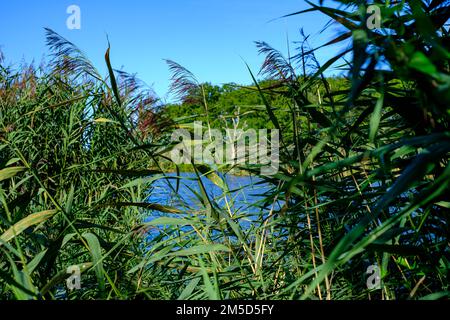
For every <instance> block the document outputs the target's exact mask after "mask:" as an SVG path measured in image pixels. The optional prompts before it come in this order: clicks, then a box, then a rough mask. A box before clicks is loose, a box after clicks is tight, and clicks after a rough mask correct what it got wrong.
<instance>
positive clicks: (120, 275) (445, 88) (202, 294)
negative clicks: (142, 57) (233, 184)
mask: <svg viewBox="0 0 450 320" xmlns="http://www.w3.org/2000/svg"><path fill="white" fill-rule="evenodd" d="M308 3H309V4H310V6H311V8H310V9H308V10H307V12H311V11H313V12H316V13H317V14H324V15H327V16H328V17H329V18H330V19H331V20H332V21H334V22H335V23H337V24H340V25H341V27H342V28H343V32H342V33H341V34H339V35H337V36H336V38H335V39H333V40H331V41H329V42H328V43H326V44H324V46H323V47H330V46H332V45H334V44H337V43H340V44H345V45H342V46H341V47H345V48H347V49H346V50H344V51H342V52H339V53H337V54H336V56H335V57H332V58H331V59H330V60H329V61H327V62H326V63H324V64H323V65H321V64H320V63H319V62H318V60H317V59H316V57H315V50H313V49H312V48H310V46H309V43H308V37H307V36H306V35H303V34H302V36H303V39H302V41H301V42H300V46H299V48H298V52H296V54H295V55H294V56H292V57H284V56H283V55H282V54H281V53H280V52H279V51H277V50H276V49H274V48H272V47H270V46H269V45H268V44H267V43H263V42H261V43H257V47H258V49H259V52H260V54H263V55H264V56H265V58H266V59H265V61H264V64H263V66H262V68H261V71H260V76H263V77H265V80H264V81H260V82H258V80H257V76H256V75H254V74H253V73H252V72H250V74H249V79H251V80H253V82H254V83H252V84H251V85H248V86H239V85H235V84H226V85H222V86H220V87H219V86H214V85H211V84H208V83H200V82H198V81H197V80H196V79H195V77H194V75H193V74H192V73H190V72H189V71H188V70H187V69H184V68H183V67H181V66H180V65H178V64H176V63H174V62H172V61H168V63H169V68H170V70H171V71H172V73H173V75H174V76H173V80H174V85H173V88H172V89H173V91H174V92H176V93H177V96H178V98H180V101H181V102H180V103H179V104H172V105H166V106H161V105H159V104H158V100H157V99H156V98H155V97H154V96H152V94H151V91H150V90H148V89H145V88H143V87H142V86H140V84H139V81H138V80H137V79H135V78H134V77H132V76H130V75H127V74H125V73H123V72H119V71H116V70H114V69H113V64H112V62H111V61H110V59H109V50H110V49H108V51H107V53H106V56H105V62H106V65H107V67H108V77H107V78H103V77H101V76H100V75H99V74H98V72H97V71H96V69H95V67H94V66H92V65H91V63H90V62H89V60H88V59H87V58H86V57H84V55H83V54H82V53H81V51H80V50H78V49H77V48H76V47H75V46H74V45H73V44H71V43H70V42H68V41H67V40H65V39H63V38H61V37H60V36H59V35H57V34H55V33H54V32H52V31H50V30H47V36H48V44H49V46H50V48H52V50H53V53H54V55H53V60H52V62H51V64H50V65H48V66H46V67H44V68H43V69H41V70H36V69H35V68H32V67H23V68H22V69H21V70H18V71H14V70H11V69H10V68H8V67H6V66H3V65H1V69H0V276H1V277H0V297H1V298H2V299H61V298H63V299H64V298H67V299H135V298H147V299H321V300H324V299H330V300H331V299H335V300H338V299H425V300H426V299H440V298H448V296H449V292H450V290H449V288H448V284H449V283H450V281H449V278H448V277H449V267H450V265H449V261H450V250H449V239H448V236H449V234H450V232H449V222H448V221H449V210H448V209H449V203H450V199H449V196H448V195H449V194H450V192H449V191H450V190H449V189H450V186H449V183H450V165H449V154H450V131H449V117H450V109H449V106H450V85H449V84H450V82H449V81H450V77H449V58H450V54H449V52H448V50H449V41H448V40H449V38H448V26H447V25H446V23H447V20H448V12H449V7H448V3H447V2H445V1H418V0H412V1H406V2H402V3H397V2H396V3H394V4H391V3H390V2H389V1H380V2H378V5H379V6H380V8H381V13H382V15H381V16H382V29H369V28H368V27H367V24H366V20H367V14H366V12H367V10H366V9H367V5H368V1H348V0H346V1H343V0H342V1H335V4H336V5H335V6H333V7H326V6H325V5H323V4H322V1H319V3H318V4H315V3H312V2H309V1H308ZM303 13H304V12H298V13H294V14H292V15H298V14H303ZM330 48H331V47H330ZM330 50H331V49H330ZM338 63H342V65H340V68H341V69H342V70H344V71H346V72H347V73H348V75H347V76H346V77H337V78H329V77H326V76H325V74H327V73H328V71H329V70H331V68H333V66H335V65H336V64H338ZM194 120H200V121H203V122H204V125H205V126H209V127H214V128H224V127H227V126H233V125H235V126H236V125H238V126H239V127H241V128H245V127H248V128H254V129H258V128H280V129H281V133H282V146H281V152H280V157H281V158H280V161H281V164H280V171H279V173H278V174H276V175H275V176H261V175H260V174H259V172H258V170H256V169H255V168H254V167H250V166H240V167H239V169H241V170H245V171H247V172H250V173H252V174H253V175H255V176H259V178H260V179H263V181H264V182H266V183H267V184H268V185H269V186H270V190H269V191H267V192H265V193H264V195H263V196H264V200H263V201H260V202H257V203H252V204H251V209H252V210H249V208H243V207H242V206H240V205H239V204H236V203H235V196H234V195H235V194H234V193H232V190H230V186H228V185H227V180H226V179H225V177H224V174H226V173H224V172H223V171H224V170H225V169H226V170H228V169H229V168H221V169H220V168H219V169H217V168H215V169H214V168H209V167H207V166H190V165H186V166H185V167H181V168H180V167H176V166H175V169H176V170H177V173H176V175H167V174H166V172H165V170H164V168H169V169H170V170H172V169H174V168H173V167H172V166H171V164H170V161H169V160H168V158H167V157H166V156H165V154H166V152H167V150H170V147H171V145H170V143H169V138H170V134H171V130H172V129H173V128H176V127H178V126H182V125H185V124H187V123H191V122H193V121H194ZM184 169H188V170H190V171H192V172H193V173H194V176H192V175H191V176H190V178H186V177H183V176H180V170H184ZM222 169H223V170H222ZM193 177H194V178H193ZM161 179H163V180H168V181H169V180H170V181H173V180H175V182H176V183H175V184H174V185H175V186H173V190H172V191H173V198H172V199H170V204H166V203H150V202H149V201H148V196H149V194H150V193H151V192H153V187H154V183H155V182H156V181H158V180H161ZM205 179H209V180H210V181H211V183H212V184H214V185H215V186H217V187H218V188H220V190H221V194H219V195H215V196H214V197H213V196H212V195H211V194H210V193H209V192H208V191H209V190H207V187H206V186H205V181H206V180H205ZM186 180H189V181H190V182H192V180H194V182H195V184H194V185H190V186H189V188H188V190H189V193H190V198H191V200H190V201H187V200H186V198H184V197H183V195H182V194H181V193H180V192H178V191H179V186H180V183H182V182H185V181H186ZM259 183H260V182H256V183H255V184H259ZM233 191H237V192H243V193H245V189H243V190H233ZM255 211H256V213H255ZM148 218H151V219H150V221H149V220H148ZM148 235H151V237H149V236H148ZM374 264H376V265H377V266H378V267H379V268H380V272H381V278H382V283H381V289H380V290H377V289H369V288H368V287H367V284H366V280H367V277H368V275H367V274H366V271H367V268H368V267H369V266H371V265H374ZM70 266H79V268H80V271H81V272H82V289H81V290H78V291H73V292H69V291H68V290H67V289H66V288H65V280H66V279H67V278H68V277H69V276H70V275H69V274H67V268H68V267H70Z"/></svg>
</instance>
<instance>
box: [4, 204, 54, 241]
mask: <svg viewBox="0 0 450 320" xmlns="http://www.w3.org/2000/svg"><path fill="white" fill-rule="evenodd" d="M57 212H58V210H47V211H42V212H38V213H33V214H31V215H29V216H28V217H26V218H24V219H22V220H20V221H19V222H17V223H16V224H15V225H13V226H12V227H11V228H9V229H8V230H6V231H5V232H4V233H3V234H2V236H1V237H0V240H2V242H9V241H11V240H12V239H14V237H16V236H18V235H19V234H21V233H22V232H24V231H25V230H27V229H28V228H30V227H32V226H34V225H36V224H39V223H41V222H44V221H46V220H48V219H50V218H51V217H53V215H55V213H57ZM2 242H0V247H1V246H2Z"/></svg>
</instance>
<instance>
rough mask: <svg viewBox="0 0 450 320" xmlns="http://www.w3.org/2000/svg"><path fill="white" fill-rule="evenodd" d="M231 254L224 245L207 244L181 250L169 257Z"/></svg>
mask: <svg viewBox="0 0 450 320" xmlns="http://www.w3.org/2000/svg"><path fill="white" fill-rule="evenodd" d="M218 251H220V252H230V248H228V247H226V246H224V245H223V244H205V245H199V246H195V247H192V248H188V249H183V250H179V251H176V252H172V253H170V254H168V256H177V257H178V256H193V255H197V254H203V253H210V252H218Z"/></svg>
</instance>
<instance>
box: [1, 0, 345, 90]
mask: <svg viewBox="0 0 450 320" xmlns="http://www.w3.org/2000/svg"><path fill="white" fill-rule="evenodd" d="M70 5H78V6H79V7H80V9H81V30H69V29H68V28H67V27H66V20H67V18H68V17H69V14H67V13H66V10H67V7H69V6H70ZM1 7H2V18H1V19H0V47H1V50H2V51H3V53H4V55H5V56H6V59H7V62H8V63H12V64H15V65H16V66H17V64H18V63H20V62H21V61H23V60H25V61H26V62H30V61H31V60H33V59H35V61H36V62H40V61H41V59H42V57H43V56H44V54H45V53H48V50H47V48H46V46H45V34H44V29H43V28H44V27H49V28H51V29H53V30H55V31H56V32H58V33H59V34H61V35H62V36H64V37H65V38H67V39H68V40H70V41H71V42H73V43H75V44H76V45H77V46H78V47H79V48H80V49H82V50H83V51H84V52H85V53H86V55H87V56H88V57H89V58H90V59H91V61H93V62H94V64H95V65H96V67H97V68H98V69H99V70H100V71H101V72H102V73H103V74H105V73H106V68H105V67H104V60H103V58H104V53H105V50H106V48H107V35H108V37H109V40H110V42H111V59H112V63H113V67H114V68H116V69H121V68H122V67H123V69H124V70H125V71H127V72H130V73H138V76H139V78H141V79H142V80H143V81H145V82H146V83H147V84H148V85H150V86H152V87H153V88H154V90H155V91H156V93H157V94H158V95H159V96H160V97H162V98H165V97H166V93H167V91H168V87H169V79H170V74H169V71H168V68H167V66H166V64H165V62H164V61H163V59H166V58H167V59H171V60H174V61H176V62H178V63H180V64H181V65H183V66H185V67H186V68H188V69H189V70H191V71H192V72H193V73H194V74H195V75H196V76H197V78H198V79H199V80H200V81H208V82H212V83H215V84H221V83H226V82H237V83H242V84H249V83H251V78H250V76H249V74H248V71H247V70H246V68H245V65H244V63H243V61H242V59H244V60H245V61H246V62H247V63H248V64H249V65H250V66H251V68H252V69H253V71H255V72H257V71H258V68H259V66H260V64H261V62H262V59H263V58H262V57H261V56H258V53H257V49H256V48H255V45H254V41H256V40H263V41H266V42H268V43H269V44H271V45H272V46H273V47H275V48H278V49H280V50H282V51H284V52H286V51H287V50H286V48H287V41H286V39H287V36H288V37H289V39H290V40H291V41H295V40H299V39H300V38H299V32H298V31H299V29H300V28H302V27H303V28H304V30H305V32H306V33H307V34H311V38H312V39H314V40H313V41H312V44H313V45H319V44H321V43H323V41H324V40H329V39H331V37H332V36H333V34H335V32H336V30H337V29H336V27H334V28H333V27H332V28H331V29H329V30H327V32H326V33H325V34H319V32H320V31H321V30H322V28H323V27H324V26H325V24H326V23H327V22H328V20H327V18H326V17H324V16H323V15H321V14H318V13H307V14H304V15H300V16H294V17H291V18H287V19H281V20H275V21H271V20H273V19H275V18H278V17H281V16H283V15H285V14H289V13H292V12H296V11H299V10H302V9H305V8H308V5H307V4H306V3H305V2H304V1H303V0H282V1H275V0H220V1H219V0H165V1H156V0H127V1H115V0H110V1H106V0H95V1H92V0H90V1H88V0H70V1H66V0H64V1H62V0H58V1H55V0H40V1H31V0H29V1H21V0H16V1H4V2H3V3H2V5H1ZM294 47H295V45H294V46H292V47H291V50H292V49H293V48H294ZM336 51H337V49H336ZM334 53H337V52H334ZM333 55H334V54H333V52H332V51H330V49H326V50H324V51H320V52H318V57H319V60H321V61H322V62H324V61H325V59H327V58H330V57H332V56H333Z"/></svg>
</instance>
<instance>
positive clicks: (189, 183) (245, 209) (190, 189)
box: [148, 173, 278, 214]
mask: <svg viewBox="0 0 450 320" xmlns="http://www.w3.org/2000/svg"><path fill="white" fill-rule="evenodd" d="M223 179H224V181H225V183H226V185H227V187H228V190H229V191H230V192H229V193H227V194H226V195H225V194H224V192H223V190H222V189H221V188H219V187H218V186H216V185H215V184H214V183H213V182H212V181H211V180H209V179H208V178H206V177H202V178H201V181H202V183H203V185H204V187H205V190H206V192H207V194H208V196H209V198H210V199H211V200H212V202H215V203H216V204H217V205H218V206H219V207H222V208H227V202H228V205H230V206H232V210H233V211H234V212H235V213H237V214H245V213H248V214H251V213H255V214H257V213H258V212H260V211H261V210H262V209H261V206H262V207H264V200H265V199H266V198H267V197H268V196H269V195H270V193H271V192H272V191H273V189H274V186H272V185H270V184H268V183H266V182H264V181H263V180H261V179H259V178H257V177H251V176H233V175H225V176H223ZM177 181H178V184H179V185H178V189H177ZM225 197H226V198H225ZM148 201H149V202H151V203H158V204H161V205H167V206H171V207H175V208H189V209H192V210H196V209H201V208H203V207H204V205H203V204H202V196H201V187H200V185H199V181H198V178H197V176H196V175H195V173H181V174H180V176H177V175H176V174H169V175H168V179H160V180H157V181H155V182H154V183H153V185H152V188H151V190H150V196H149V198H148ZM268 206H269V207H270V204H269V205H268ZM276 206H278V204H277V205H276ZM269 209H270V208H269Z"/></svg>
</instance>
